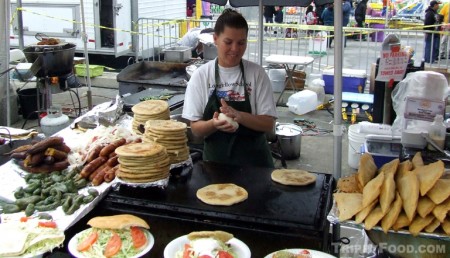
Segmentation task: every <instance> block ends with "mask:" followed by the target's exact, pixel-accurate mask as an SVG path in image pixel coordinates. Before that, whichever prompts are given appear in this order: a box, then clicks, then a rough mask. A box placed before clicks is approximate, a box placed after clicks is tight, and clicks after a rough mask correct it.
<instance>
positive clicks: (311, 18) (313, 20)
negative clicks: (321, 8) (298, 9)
mask: <svg viewBox="0 0 450 258" xmlns="http://www.w3.org/2000/svg"><path fill="white" fill-rule="evenodd" d="M305 21H306V24H307V25H316V24H317V15H316V12H315V11H314V6H312V5H310V6H308V8H306V15H305ZM313 32H314V30H308V36H311V35H312V34H313Z"/></svg>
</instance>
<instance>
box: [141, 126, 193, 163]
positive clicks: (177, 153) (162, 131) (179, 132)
mask: <svg viewBox="0 0 450 258" xmlns="http://www.w3.org/2000/svg"><path fill="white" fill-rule="evenodd" d="M186 130H187V125H186V124H185V123H182V122H178V121H175V120H149V121H147V122H146V123H145V133H144V137H143V139H142V140H143V141H144V142H156V143H158V144H161V145H163V146H164V147H166V150H167V154H169V158H170V164H175V163H180V162H183V161H185V160H187V159H188V158H189V147H188V146H187V141H188V139H187V134H186Z"/></svg>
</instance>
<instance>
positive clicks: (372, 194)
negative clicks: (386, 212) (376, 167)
mask: <svg viewBox="0 0 450 258" xmlns="http://www.w3.org/2000/svg"><path fill="white" fill-rule="evenodd" d="M383 182H384V174H383V173H380V174H378V176H377V177H375V178H374V179H372V180H370V181H369V182H368V183H367V184H366V185H365V186H364V189H363V207H367V206H368V205H370V204H371V203H372V202H373V201H374V200H376V199H377V198H378V196H380V192H381V186H382V185H383Z"/></svg>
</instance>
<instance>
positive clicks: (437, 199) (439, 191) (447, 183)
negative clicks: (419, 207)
mask: <svg viewBox="0 0 450 258" xmlns="http://www.w3.org/2000/svg"><path fill="white" fill-rule="evenodd" d="M427 196H428V197H429V198H430V199H431V200H432V201H433V202H434V203H435V204H441V203H442V202H443V201H445V200H447V198H448V197H449V196H450V179H438V180H437V181H436V184H434V186H433V188H431V189H430V190H429V191H428V193H427Z"/></svg>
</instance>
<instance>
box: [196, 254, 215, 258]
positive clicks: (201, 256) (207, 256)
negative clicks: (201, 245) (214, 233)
mask: <svg viewBox="0 0 450 258" xmlns="http://www.w3.org/2000/svg"><path fill="white" fill-rule="evenodd" d="M198 258H214V257H212V256H210V255H207V254H204V255H200V256H199V257H198Z"/></svg>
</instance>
